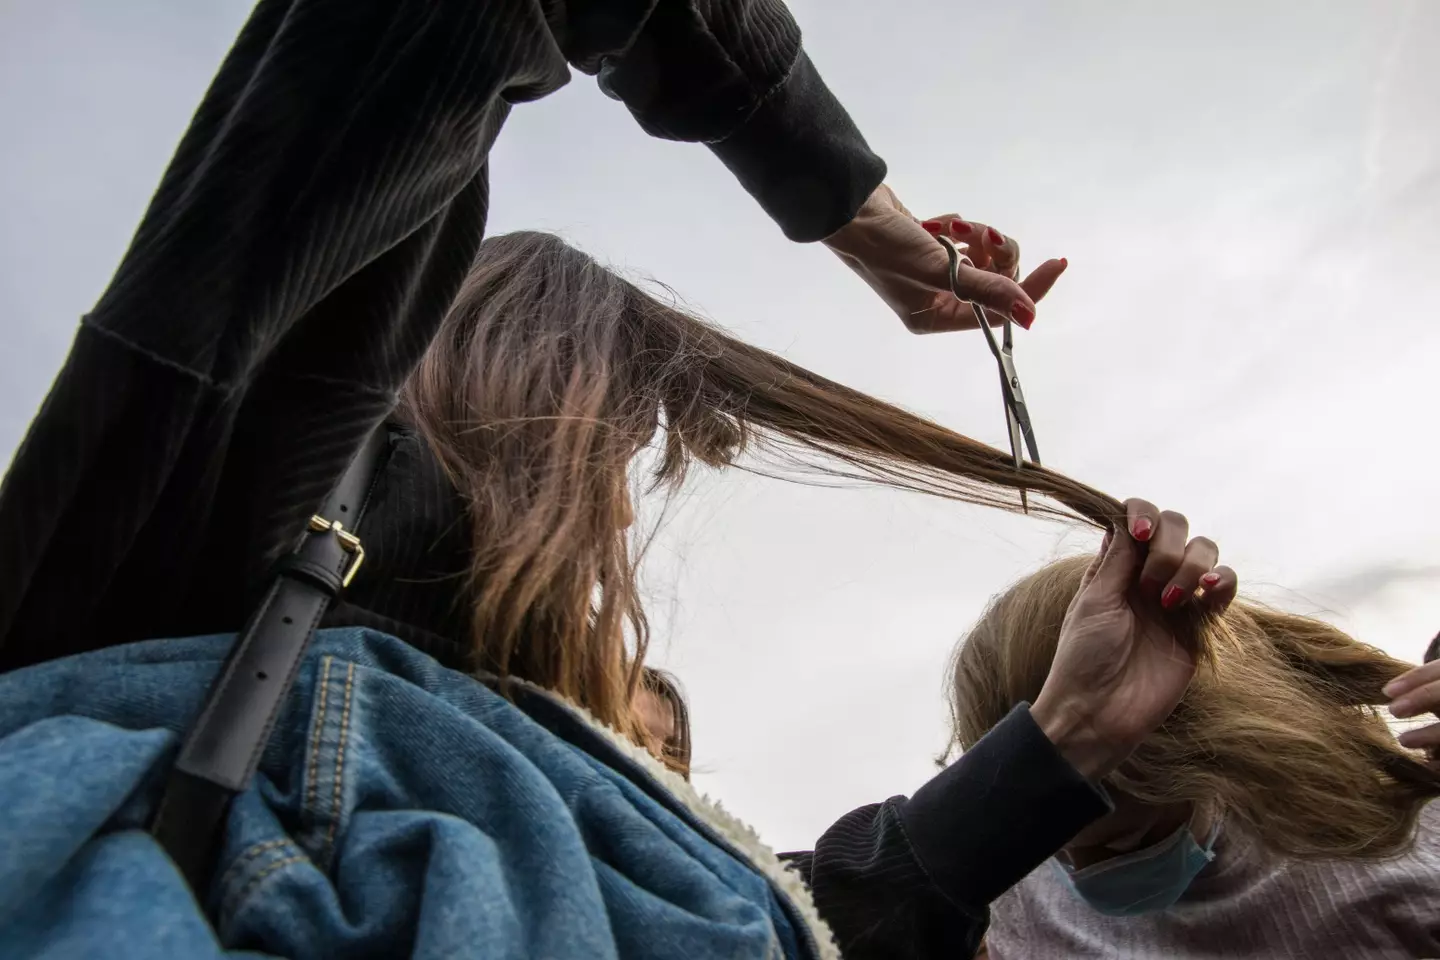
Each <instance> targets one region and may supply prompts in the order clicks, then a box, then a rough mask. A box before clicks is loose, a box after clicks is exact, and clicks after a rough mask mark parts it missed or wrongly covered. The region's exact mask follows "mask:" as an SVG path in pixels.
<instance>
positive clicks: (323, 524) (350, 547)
mask: <svg viewBox="0 0 1440 960" xmlns="http://www.w3.org/2000/svg"><path fill="white" fill-rule="evenodd" d="M310 529H311V530H313V531H314V532H316V533H325V532H327V531H328V532H330V533H333V534H335V538H336V539H337V540H339V541H340V546H341V547H343V548H344V550H345V552H346V553H348V554H350V558H351V559H350V565H349V566H348V567H347V568H346V569H345V575H344V576H342V577H341V578H340V585H341V586H342V587H348V586H350V581H351V580H354V579H355V572H356V571H357V570H359V569H360V564H362V563H364V562H365V548H364V547H363V546H361V544H360V538H359V537H357V536H355V534H353V533H351V532H350V531H349V530H346V529H345V528H344V527H343V526H341V524H340V521H339V520H326V519H325V518H324V517H322V516H318V515H317V516H313V517H311V518H310Z"/></svg>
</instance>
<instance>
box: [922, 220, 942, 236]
mask: <svg viewBox="0 0 1440 960" xmlns="http://www.w3.org/2000/svg"><path fill="white" fill-rule="evenodd" d="M920 226H922V227H924V228H925V229H926V230H929V231H930V233H931V235H932V236H936V237H938V236H940V231H942V230H944V229H945V227H944V226H943V225H942V224H941V223H940V221H939V220H926V221H925V222H924V223H922V224H920Z"/></svg>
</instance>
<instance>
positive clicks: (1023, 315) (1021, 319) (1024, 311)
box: [1010, 300, 1035, 330]
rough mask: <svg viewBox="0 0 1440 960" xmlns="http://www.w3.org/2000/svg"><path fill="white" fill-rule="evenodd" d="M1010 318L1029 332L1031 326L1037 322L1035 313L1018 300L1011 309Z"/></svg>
mask: <svg viewBox="0 0 1440 960" xmlns="http://www.w3.org/2000/svg"><path fill="white" fill-rule="evenodd" d="M1010 316H1011V317H1012V318H1013V319H1014V321H1015V322H1016V323H1018V324H1020V327H1021V328H1022V329H1024V330H1029V329H1030V324H1032V323H1034V322H1035V311H1034V310H1031V309H1030V308H1029V307H1027V306H1025V304H1023V303H1021V302H1020V301H1019V300H1016V301H1015V303H1014V305H1013V306H1012V307H1011V308H1010Z"/></svg>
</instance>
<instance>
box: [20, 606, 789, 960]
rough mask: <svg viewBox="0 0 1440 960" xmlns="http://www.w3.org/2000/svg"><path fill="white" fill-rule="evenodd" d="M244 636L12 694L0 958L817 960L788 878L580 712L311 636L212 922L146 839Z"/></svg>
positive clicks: (335, 637) (69, 663) (100, 659)
mask: <svg viewBox="0 0 1440 960" xmlns="http://www.w3.org/2000/svg"><path fill="white" fill-rule="evenodd" d="M232 639H233V638H232V637H230V636H223V637H199V638H190V639H184V640H165V641H152V642H147V643H140V644H134V645H131V646H128V647H119V648H114V649H109V650H103V651H99V652H96V653H91V654H86V655H84V656H79V657H72V658H69V659H66V660H59V661H55V662H52V663H47V664H42V665H40V666H37V667H32V668H29V669H26V670H22V671H18V672H15V673H11V674H7V675H4V676H0V809H3V810H4V811H5V815H4V816H3V817H0V957H27V958H28V957H85V958H100V957H123V958H126V960H148V958H152V957H154V958H161V957H164V958H171V957H183V958H203V957H220V956H226V957H239V956H272V955H273V956H283V957H290V958H308V957H317V958H318V957H327V958H328V957H402V956H411V957H417V958H446V960H451V958H458V957H486V958H504V957H515V958H536V957H546V958H567V957H584V958H587V960H588V958H604V957H621V956H623V957H655V958H673V957H683V958H702V957H727V958H728V957H734V958H741V957H756V958H766V960H769V958H774V957H803V956H812V955H813V954H814V952H815V946H814V940H813V938H812V937H811V934H810V932H809V930H808V929H807V928H805V927H804V926H803V924H802V923H801V922H800V920H799V919H798V914H797V913H796V912H795V907H794V905H793V904H792V903H790V901H789V900H788V899H786V898H785V897H784V896H783V895H782V894H781V893H779V891H778V890H777V889H776V888H774V887H773V885H772V884H771V883H770V881H769V880H767V879H766V878H765V877H764V876H763V875H762V874H761V873H760V872H758V871H757V870H756V869H755V868H754V867H753V866H751V865H750V864H749V863H748V862H746V861H744V860H743V859H742V858H741V857H740V856H739V855H738V854H736V853H734V852H732V851H731V850H730V849H728V848H727V847H726V845H725V844H724V842H722V841H721V840H720V839H719V838H718V837H717V836H716V835H715V834H714V833H713V832H712V831H710V830H709V828H708V827H706V826H705V825H703V824H702V823H700V822H698V821H697V820H696V819H695V818H694V817H693V816H692V815H691V814H690V813H689V812H688V811H686V810H685V809H684V807H683V806H681V805H680V804H679V803H678V802H677V801H675V800H674V798H673V797H671V796H670V795H669V794H668V793H667V792H666V791H665V790H664V789H663V787H661V786H660V785H659V784H658V783H657V781H655V780H654V779H653V778H651V777H650V776H649V775H648V774H646V773H645V772H643V770H642V769H641V768H640V766H639V765H638V764H635V763H634V762H633V761H631V760H630V759H629V758H627V757H624V756H623V755H622V754H621V753H620V752H619V751H617V750H614V749H613V748H612V747H611V746H610V745H609V744H608V742H606V741H605V740H604V738H603V737H600V736H597V735H596V734H595V733H594V732H593V730H591V729H590V728H588V727H586V726H585V725H584V724H582V723H580V722H579V721H577V720H575V718H574V717H573V716H572V715H571V714H569V713H568V712H567V711H565V710H563V709H560V708H559V707H558V706H557V705H556V704H554V703H553V702H550V701H548V700H547V699H546V698H543V697H537V696H536V695H534V694H529V695H527V698H522V699H520V700H519V701H518V702H519V703H521V704H525V703H526V702H527V699H528V702H529V703H530V705H531V706H530V707H527V709H530V712H532V713H536V716H537V717H539V720H538V721H537V719H532V718H531V717H530V716H528V715H527V714H526V712H523V711H522V709H520V707H518V706H517V705H516V704H512V703H511V702H510V701H508V700H506V699H504V698H503V697H501V696H499V695H498V694H496V693H495V692H494V691H492V690H491V689H490V688H489V687H487V686H486V685H485V684H483V683H481V682H479V681H477V680H475V679H473V678H471V677H467V676H465V675H463V674H460V673H456V672H454V671H451V670H447V669H445V668H443V667H441V666H439V665H438V664H437V663H436V662H435V661H433V660H431V659H430V658H428V657H426V656H425V655H423V654H421V653H420V652H418V651H416V650H414V649H412V648H410V647H408V646H406V645H405V644H404V643H402V642H400V641H399V640H396V639H394V638H393V637H389V636H386V635H384V634H379V633H375V632H373V631H369V630H364V629H359V628H343V629H337V630H328V631H323V632H322V633H320V634H318V635H317V637H316V640H315V643H314V644H313V646H312V649H311V651H310V652H309V653H308V654H307V656H306V658H305V663H304V666H303V667H302V669H301V672H300V675H299V679H298V680H297V683H296V686H295V691H294V693H293V695H292V697H291V700H290V703H289V705H288V706H287V708H286V711H285V713H284V714H283V715H282V717H281V719H280V722H279V723H278V724H277V727H276V730H275V734H274V736H273V737H272V738H271V741H270V743H269V746H268V748H267V750H266V752H265V756H264V758H263V760H262V762H261V766H260V773H259V775H258V776H257V778H256V782H255V784H254V785H253V786H252V788H251V789H250V790H248V791H247V792H246V793H244V794H242V795H241V796H240V797H239V798H238V799H237V800H236V802H235V804H234V806H233V808H232V811H231V814H230V821H229V825H228V830H227V835H226V839H225V842H224V845H223V850H222V853H221V856H220V859H219V864H218V866H217V869H216V873H215V880H214V883H213V884H212V887H211V891H210V902H209V903H207V904H206V905H205V907H206V910H205V912H204V913H202V912H201V910H200V909H199V907H198V906H197V905H196V903H195V901H194V899H193V897H192V896H191V894H190V892H189V890H188V889H187V888H186V887H185V885H184V882H183V880H182V879H181V877H180V875H179V874H178V872H177V871H176V870H175V868H174V866H173V865H172V864H171V862H170V861H169V859H168V858H167V857H166V856H165V854H164V853H163V852H162V851H161V850H160V848H159V847H158V846H157V845H156V844H155V842H154V841H153V840H152V839H151V838H150V836H149V835H148V834H147V833H145V832H144V825H145V823H146V822H147V820H148V818H149V815H150V814H151V812H152V811H153V809H154V805H155V803H156V801H157V800H158V796H159V790H160V787H161V784H162V782H163V776H164V773H165V771H166V768H167V766H168V764H169V763H170V762H171V760H172V758H173V756H174V751H175V749H176V747H177V744H178V740H179V734H180V733H181V732H182V731H183V730H184V729H185V727H186V725H187V723H188V722H189V720H190V718H191V717H192V716H193V715H194V714H195V713H196V711H197V710H198V709H199V705H200V702H201V700H202V698H203V696H204V693H205V690H206V689H207V687H208V685H209V683H210V681H211V680H212V679H213V677H214V676H215V673H216V671H217V669H218V668H219V666H220V663H221V661H222V660H223V658H224V656H225V653H226V651H227V649H228V647H229V645H230V643H231V641H232ZM532 708H533V709H532ZM207 915H208V920H209V922H207ZM212 923H213V929H212V926H211V924H212Z"/></svg>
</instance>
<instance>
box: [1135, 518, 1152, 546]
mask: <svg viewBox="0 0 1440 960" xmlns="http://www.w3.org/2000/svg"><path fill="white" fill-rule="evenodd" d="M1154 532H1155V525H1154V524H1153V523H1151V522H1150V518H1149V517H1137V518H1136V519H1135V523H1134V524H1133V525H1132V526H1131V527H1130V536H1132V537H1134V538H1135V539H1136V540H1139V541H1140V542H1141V543H1144V542H1145V541H1146V540H1149V539H1150V534H1152V533H1154Z"/></svg>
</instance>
